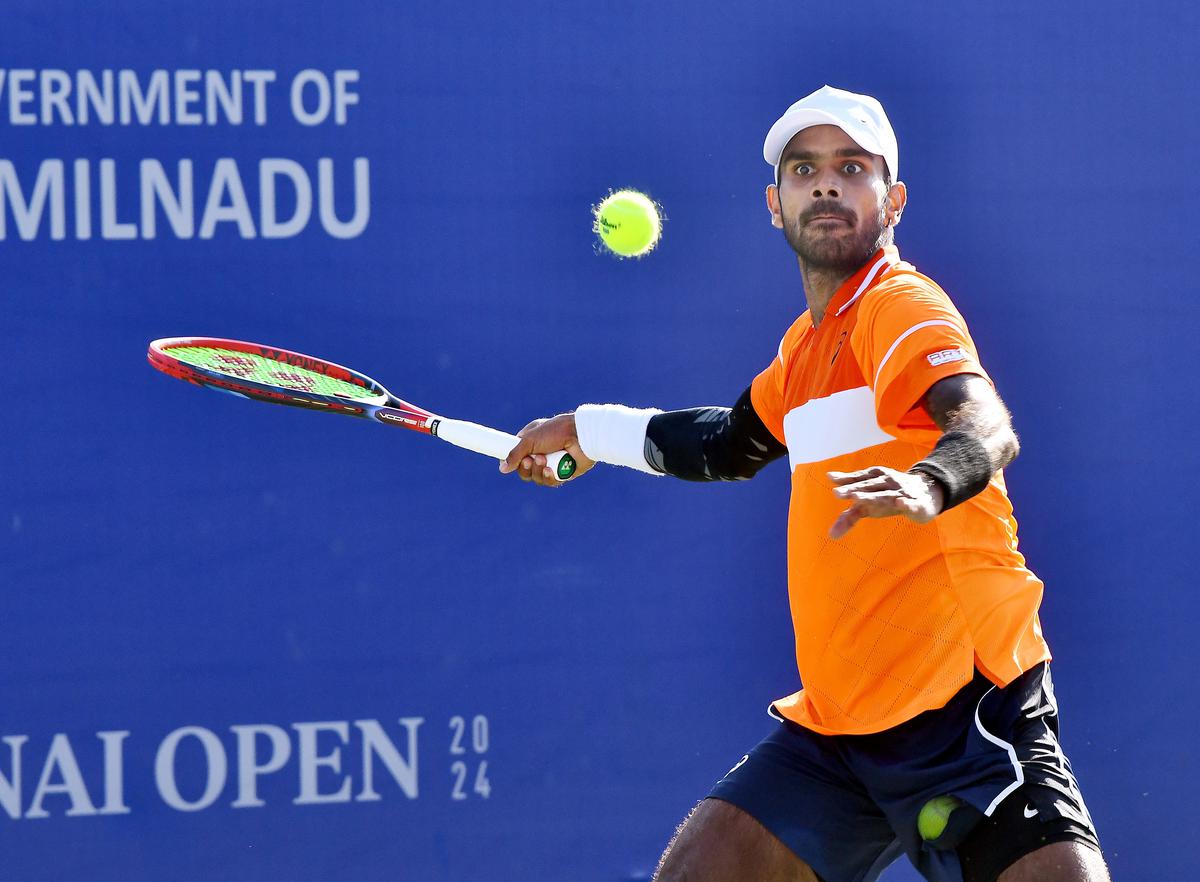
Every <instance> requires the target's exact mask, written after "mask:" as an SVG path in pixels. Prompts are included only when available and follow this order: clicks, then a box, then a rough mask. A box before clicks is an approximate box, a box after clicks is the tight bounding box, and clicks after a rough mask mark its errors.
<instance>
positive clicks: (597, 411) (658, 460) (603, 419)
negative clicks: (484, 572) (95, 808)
mask: <svg viewBox="0 0 1200 882" xmlns="http://www.w3.org/2000/svg"><path fill="white" fill-rule="evenodd" d="M575 422H576V430H577V433H578V436H579V444H580V447H581V449H582V450H583V452H584V453H585V454H586V455H587V456H589V457H590V458H593V459H596V460H597V461H600V462H610V463H614V464H616V465H625V466H629V467H631V468H636V469H639V470H641V471H646V472H653V473H655V474H667V475H672V476H673V477H676V478H682V479H684V480H687V481H739V480H745V479H747V478H751V477H753V476H754V475H755V474H756V473H757V472H758V471H759V469H761V468H762V467H763V466H765V465H766V464H767V463H768V462H771V461H772V460H775V459H778V458H779V457H780V456H782V455H783V453H784V452H786V448H785V447H784V446H783V445H782V444H780V443H779V442H778V441H777V440H775V438H774V437H773V436H772V435H771V434H770V431H769V430H768V429H767V428H766V427H765V426H764V425H763V424H762V421H761V420H760V419H759V418H758V415H757V414H756V413H755V412H754V408H753V406H752V405H751V404H750V398H749V392H748V391H747V393H746V394H744V395H743V396H742V398H741V399H739V401H738V403H737V404H736V405H734V407H732V408H727V407H700V408H692V409H689V410H676V411H670V412H667V413H663V412H661V411H649V410H642V411H638V410H633V409H630V408H623V407H619V406H615V405H603V406H596V405H584V406H582V407H580V408H579V409H578V410H577V411H576V413H575Z"/></svg>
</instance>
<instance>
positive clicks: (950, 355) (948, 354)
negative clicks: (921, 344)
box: [925, 346, 970, 367]
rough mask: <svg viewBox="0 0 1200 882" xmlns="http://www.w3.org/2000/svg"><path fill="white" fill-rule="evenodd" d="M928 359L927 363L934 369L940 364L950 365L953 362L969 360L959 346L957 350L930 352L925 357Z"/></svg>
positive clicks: (965, 352)
mask: <svg viewBox="0 0 1200 882" xmlns="http://www.w3.org/2000/svg"><path fill="white" fill-rule="evenodd" d="M925 357H926V358H927V359H929V363H930V364H931V365H933V366H934V367H937V366H938V365H942V364H950V363H951V362H954V361H966V360H967V359H968V358H970V356H969V355H967V351H966V350H965V349H963V348H962V347H961V346H960V347H958V348H957V349H943V350H942V351H941V352H931V353H929V355H927V356H925Z"/></svg>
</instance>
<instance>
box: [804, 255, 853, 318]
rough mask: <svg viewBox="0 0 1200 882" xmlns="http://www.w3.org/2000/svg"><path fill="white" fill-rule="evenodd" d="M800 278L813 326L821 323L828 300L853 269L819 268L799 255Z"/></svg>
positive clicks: (850, 274) (851, 273)
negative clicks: (848, 270)
mask: <svg viewBox="0 0 1200 882" xmlns="http://www.w3.org/2000/svg"><path fill="white" fill-rule="evenodd" d="M796 262H797V263H799V264H800V279H801V280H802V281H803V282H804V299H805V300H807V301H808V314H809V316H811V317H812V323H813V327H814V328H815V327H817V326H818V325H820V324H821V320H822V319H823V318H825V310H826V308H827V307H828V306H829V301H830V300H832V299H833V295H834V294H836V293H837V292H838V288H840V287H842V285H844V284H845V282H846V279H848V278H850V277H851V276H852V275H854V271H853V270H852V271H850V272H846V271H845V270H841V269H819V268H817V267H811V266H809V265H808V264H806V263H805V262H804V261H803V260H801V259H800V258H799V257H797V258H796Z"/></svg>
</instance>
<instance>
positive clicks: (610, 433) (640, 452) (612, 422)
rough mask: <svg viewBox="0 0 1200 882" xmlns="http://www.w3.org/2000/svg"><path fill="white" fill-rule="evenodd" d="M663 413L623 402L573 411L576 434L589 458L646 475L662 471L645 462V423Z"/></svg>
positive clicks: (591, 405)
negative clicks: (629, 405) (625, 467)
mask: <svg viewBox="0 0 1200 882" xmlns="http://www.w3.org/2000/svg"><path fill="white" fill-rule="evenodd" d="M658 413H662V411H661V410H656V409H654V408H652V407H648V408H635V407H626V406H625V405H623V404H581V405H580V406H579V407H578V408H576V410H575V433H576V435H578V436H579V447H580V449H581V450H582V451H583V453H584V455H585V456H586V457H587V458H588V459H594V460H596V462H607V463H609V464H611V465H619V466H627V467H628V468H631V469H637V470H638V471H639V472H645V473H646V474H648V475H661V474H662V472H660V471H657V470H656V469H654V468H653V467H651V465H650V463H648V462H646V426H647V425H649V423H650V418H651V417H652V416H654V415H655V414H658Z"/></svg>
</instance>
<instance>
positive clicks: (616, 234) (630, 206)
mask: <svg viewBox="0 0 1200 882" xmlns="http://www.w3.org/2000/svg"><path fill="white" fill-rule="evenodd" d="M593 213H594V214H595V216H596V220H595V223H593V224H592V230H593V231H594V232H595V233H597V234H598V235H599V236H600V239H601V241H602V242H604V244H605V245H606V246H607V247H608V249H609V250H610V251H612V252H613V253H614V254H617V255H619V256H621V257H641V256H642V255H644V254H649V253H650V252H651V251H652V250H653V249H654V246H655V245H657V244H658V239H659V236H661V235H662V218H661V217H660V216H659V213H658V206H657V205H656V204H655V203H654V200H652V199H651V198H650V197H649V196H647V195H646V194H645V193H639V192H638V191H637V190H618V191H616V192H615V193H610V194H609V195H608V196H607V197H605V199H604V200H603V201H602V202H601V203H600V204H599V205H597V206H596V207H595V208H594V209H593Z"/></svg>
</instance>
